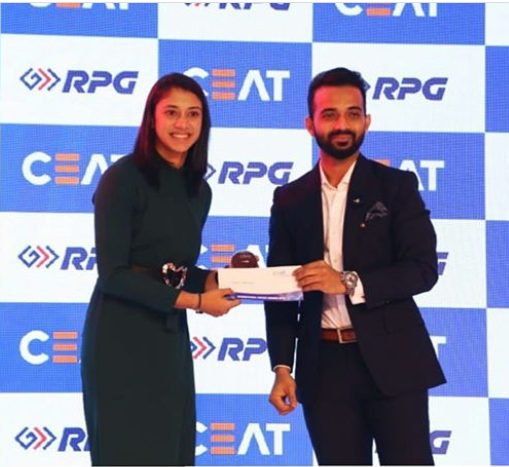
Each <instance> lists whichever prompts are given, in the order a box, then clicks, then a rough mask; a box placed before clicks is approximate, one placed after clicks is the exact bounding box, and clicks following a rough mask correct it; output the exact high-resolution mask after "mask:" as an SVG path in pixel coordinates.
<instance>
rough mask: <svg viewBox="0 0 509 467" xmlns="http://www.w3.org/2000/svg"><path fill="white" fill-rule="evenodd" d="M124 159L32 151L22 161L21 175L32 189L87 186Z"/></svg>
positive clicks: (103, 155)
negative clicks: (36, 187) (37, 187)
mask: <svg viewBox="0 0 509 467" xmlns="http://www.w3.org/2000/svg"><path fill="white" fill-rule="evenodd" d="M124 156H125V154H109V155H106V154H101V153H93V154H91V155H90V156H88V155H87V156H82V155H81V154H79V153H77V152H57V153H55V154H47V153H45V152H43V151H35V152H32V153H30V154H28V155H27V156H26V157H25V158H24V159H23V163H22V165H21V172H22V173H23V177H24V178H25V180H26V181H27V182H29V183H30V184H32V185H38V186H42V185H47V184H48V183H54V184H56V185H91V184H92V182H93V181H94V180H96V179H97V180H98V179H99V177H100V176H101V175H102V174H103V173H104V172H105V171H106V169H107V168H108V167H109V166H110V165H111V164H113V163H114V162H116V161H118V160H119V159H120V158H122V157H124ZM82 166H83V168H82Z"/></svg>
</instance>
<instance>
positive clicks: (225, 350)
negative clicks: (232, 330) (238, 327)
mask: <svg viewBox="0 0 509 467" xmlns="http://www.w3.org/2000/svg"><path fill="white" fill-rule="evenodd" d="M216 349H217V347H216V346H215V345H214V344H213V343H212V342H211V341H210V339H208V338H207V337H201V338H200V337H197V336H194V337H193V338H192V339H191V352H192V354H193V358H194V359H195V360H197V359H199V358H201V359H203V360H205V359H207V358H208V357H209V356H210V355H211V354H212V353H214V351H215V350H216ZM266 350H267V342H266V341H265V340H264V339H261V338H258V337H250V338H248V339H247V341H245V342H244V341H243V340H242V339H240V338H238V337H225V338H224V339H223V340H222V342H221V345H220V346H219V349H218V351H217V360H218V361H220V362H224V361H225V360H232V361H234V362H240V361H242V362H247V361H249V360H250V359H251V357H253V356H254V355H262V354H263V353H264V352H265V351H266Z"/></svg>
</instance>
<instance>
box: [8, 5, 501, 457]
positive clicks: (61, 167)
mask: <svg viewBox="0 0 509 467" xmlns="http://www.w3.org/2000/svg"><path fill="white" fill-rule="evenodd" d="M508 20H509V4H504V3H489V4H466V3H464V4H447V3H419V4H405V3H398V4H395V3H391V4H389V3H383V4H367V3H358V4H356V3H349V4H342V3H336V4H334V3H325V4H311V3H229V4H227V3H180V4H179V3H167V4H150V3H146V4H134V3H133V4H127V3H104V4H92V3H73V4H69V3H56V4H51V3H33V4H2V5H0V24H1V29H0V103H1V105H0V224H1V227H0V258H1V266H0V369H1V370H0V413H1V414H2V417H1V419H0V464H2V465H19V466H23V465H26V466H31V465H52V466H56V465H62V466H67V465H88V463H89V458H88V452H87V451H88V444H87V436H86V432H85V428H84V420H83V415H82V408H81V394H80V378H79V352H80V338H81V329H82V324H83V318H84V314H85V311H86V306H87V302H88V299H89V295H90V292H91V290H92V287H93V284H94V281H95V278H96V264H95V249H94V241H93V216H92V203H91V197H92V194H93V192H94V188H95V186H96V184H97V181H98V179H99V177H100V175H101V174H102V173H103V172H104V170H105V169H106V168H107V167H108V166H109V165H110V164H111V163H112V162H114V161H115V160H117V159H118V158H120V157H122V156H124V155H125V154H127V153H128V152H130V150H131V148H132V144H133V141H134V138H135V135H136V130H137V127H138V125H139V123H140V120H141V114H142V109H143V105H144V102H145V99H146V96H147V93H148V91H149V89H150V87H151V86H152V84H153V83H154V82H155V81H156V80H157V78H158V77H159V76H161V75H162V74H165V73H167V72H171V71H180V72H185V73H186V74H188V75H190V76H192V77H194V78H195V79H196V80H197V81H198V82H199V83H200V84H201V85H202V86H203V88H204V90H205V91H206V92H207V95H208V98H209V102H210V106H211V112H212V120H213V131H212V137H211V146H210V166H209V172H208V180H209V182H210V184H211V186H212V188H213V193H214V198H213V204H212V208H211V215H210V218H209V220H208V223H207V225H206V228H205V231H204V237H203V245H202V255H201V257H200V264H201V265H203V266H204V267H218V266H221V265H223V264H225V263H226V262H227V261H228V258H229V256H230V255H231V253H232V252H233V251H235V250H240V249H249V250H251V251H253V252H255V253H257V254H258V255H259V256H260V258H261V261H262V263H263V262H264V259H265V256H266V246H267V224H268V215H269V209H270V204H271V197H272V192H273V190H274V188H275V187H276V186H278V185H281V184H283V183H286V182H288V181H290V180H293V179H295V178H296V177H298V176H299V175H301V174H302V173H304V172H305V171H307V170H309V169H310V168H311V167H312V166H313V164H314V162H315V161H316V158H317V153H316V148H314V146H313V141H312V139H311V138H310V137H309V135H308V134H307V133H306V131H305V130H304V129H303V128H304V117H305V114H306V90H307V85H308V83H309V81H310V79H311V78H312V76H314V75H315V74H316V73H318V72H319V71H322V70H324V69H327V68H332V67H335V66H346V67H348V68H351V69H355V70H359V71H360V72H362V74H363V76H364V77H365V78H366V80H367V81H368V83H369V85H370V89H369V91H368V112H369V113H370V114H371V115H372V120H373V123H372V127H371V130H370V133H369V134H368V136H367V138H366V141H365V144H364V146H363V152H364V153H365V155H367V156H368V157H371V158H374V159H378V160H382V161H384V162H385V163H387V164H390V165H392V166H395V167H400V168H402V169H405V170H411V171H413V172H415V173H416V174H417V176H418V178H419V182H420V190H421V193H422V196H423V198H424V199H425V201H426V204H427V206H428V207H429V208H430V209H431V212H432V218H433V222H434V225H435V227H436V231H437V234H438V249H439V257H440V280H439V282H438V284H437V285H436V287H435V288H434V289H433V290H432V291H431V292H429V293H428V294H424V295H422V296H419V297H417V299H418V302H419V305H420V306H421V309H422V313H423V316H424V318H425V321H426V323H427V325H428V328H429V331H430V334H431V335H432V339H433V342H434V345H435V349H436V352H437V354H438V357H439V359H440V361H441V363H442V365H443V367H444V370H445V372H446V374H447V377H448V383H447V384H446V385H444V386H441V387H439V388H436V389H434V390H432V391H431V396H432V397H431V425H432V434H431V442H432V445H433V451H434V454H435V461H436V463H437V464H444V465H445V464H456V465H474V464H478V465H479V464H485V465H488V464H493V465H501V464H509V435H508V430H507V420H508V419H509V378H508V374H509V340H508V339H507V334H508V331H509V287H508V279H509V247H508V244H509V242H508V239H509V208H508V201H507V200H508V199H509V184H508V183H507V177H508V175H509V153H508V149H507V148H509V80H508V79H507V76H508V74H509V32H508V28H507V22H508ZM190 329H191V336H192V339H191V341H192V342H191V346H192V351H193V357H194V361H195V368H196V379H197V391H198V399H197V404H198V424H197V447H196V454H197V463H198V464H201V465H235V464H238V465H312V464H313V463H315V460H314V458H313V453H312V449H311V447H310V444H309V442H308V440H307V436H306V432H305V429H304V424H303V419H302V414H301V412H300V410H298V411H296V412H295V413H294V414H292V415H290V416H289V417H279V416H278V415H277V414H276V413H275V411H274V410H273V409H272V408H271V407H270V406H269V404H268V402H267V394H268V392H269V391H270V387H271V383H272V374H271V372H270V370H269V362H268V357H267V351H266V342H265V333H264V322H263V313H262V306H261V304H260V303H249V304H243V305H242V306H241V307H239V308H237V309H236V310H235V311H234V312H232V313H231V314H229V316H228V317H227V318H225V319H222V320H212V319H208V318H207V317H203V316H194V315H193V316H191V315H190Z"/></svg>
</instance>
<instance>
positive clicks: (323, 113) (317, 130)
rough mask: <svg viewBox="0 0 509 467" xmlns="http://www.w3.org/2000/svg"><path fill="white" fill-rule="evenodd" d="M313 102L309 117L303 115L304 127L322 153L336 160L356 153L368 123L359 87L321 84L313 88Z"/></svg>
mask: <svg viewBox="0 0 509 467" xmlns="http://www.w3.org/2000/svg"><path fill="white" fill-rule="evenodd" d="M313 103H314V110H313V117H312V118H311V117H307V118H306V128H307V130H308V131H309V133H310V134H311V135H312V136H314V137H315V139H316V142H317V144H318V146H319V147H320V149H321V150H322V152H324V153H325V154H327V155H329V156H331V157H333V158H335V159H339V160H341V159H346V158H348V157H350V156H352V155H353V154H357V152H358V151H359V148H360V147H361V145H362V142H363V140H364V135H365V134H366V131H367V130H368V128H369V124H370V123H371V117H370V116H369V115H366V114H365V113H364V103H363V100H362V94H361V92H360V90H359V89H357V88H356V87H354V86H323V87H321V88H318V89H317V90H316V93H315V96H314V99H313Z"/></svg>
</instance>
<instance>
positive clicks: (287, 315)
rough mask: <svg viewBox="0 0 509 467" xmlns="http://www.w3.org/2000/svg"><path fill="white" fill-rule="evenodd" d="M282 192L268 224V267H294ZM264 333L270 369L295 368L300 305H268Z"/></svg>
mask: <svg viewBox="0 0 509 467" xmlns="http://www.w3.org/2000/svg"><path fill="white" fill-rule="evenodd" d="M280 195H281V192H280V189H279V188H276V190H275V191H274V202H273V205H272V208H271V216H270V222H269V254H268V258H267V266H285V265H289V264H295V261H294V257H293V253H292V248H291V246H290V245H291V244H292V241H291V238H290V231H289V228H288V226H287V225H286V223H285V220H284V213H283V209H282V207H281V202H280V198H281V196H280ZM264 308H265V330H266V334H267V346H268V352H269V358H270V364H271V368H274V367H275V366H277V365H285V366H288V367H289V368H293V360H294V353H295V339H296V337H297V324H298V321H297V317H298V303H297V302H269V301H267V302H265V303H264Z"/></svg>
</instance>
